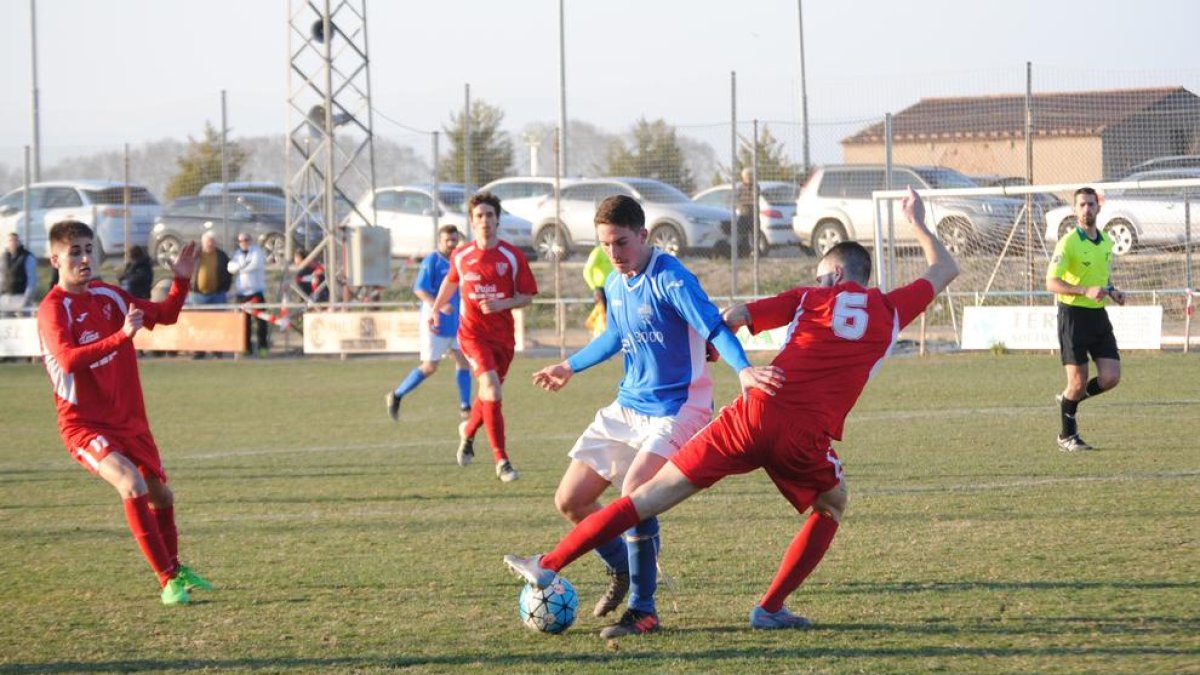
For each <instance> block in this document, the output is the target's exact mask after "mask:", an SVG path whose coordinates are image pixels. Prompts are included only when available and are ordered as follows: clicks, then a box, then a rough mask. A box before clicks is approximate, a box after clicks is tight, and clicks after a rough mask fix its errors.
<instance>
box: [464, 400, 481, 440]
mask: <svg viewBox="0 0 1200 675" xmlns="http://www.w3.org/2000/svg"><path fill="white" fill-rule="evenodd" d="M482 425H483V401H482V400H480V399H478V398H477V399H475V402H474V403H472V404H471V416H470V417H468V418H467V426H466V430H465V431H466V434H467V438H475V432H477V431H479V427H480V426H482Z"/></svg>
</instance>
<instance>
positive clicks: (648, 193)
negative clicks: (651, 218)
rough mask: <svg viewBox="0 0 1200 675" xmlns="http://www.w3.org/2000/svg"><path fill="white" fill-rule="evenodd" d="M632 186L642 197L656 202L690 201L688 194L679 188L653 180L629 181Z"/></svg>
mask: <svg viewBox="0 0 1200 675" xmlns="http://www.w3.org/2000/svg"><path fill="white" fill-rule="evenodd" d="M629 185H630V187H632V188H633V189H635V190H637V191H638V194H640V195H641V196H642V199H644V200H645V201H648V202H654V203H656V204H672V203H675V202H690V201H692V200H691V199H689V198H688V196H687V195H685V194H683V193H682V192H680V191H679V190H678V189H677V188H675V187H673V186H671V185H667V184H666V183H659V182H658V181H651V180H637V181H629Z"/></svg>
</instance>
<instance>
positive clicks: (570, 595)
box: [518, 577, 579, 634]
mask: <svg viewBox="0 0 1200 675" xmlns="http://www.w3.org/2000/svg"><path fill="white" fill-rule="evenodd" d="M518 607H519V609H520V612H521V621H522V622H523V623H524V624H525V625H526V626H529V627H530V628H532V629H534V630H536V631H541V632H543V633H555V634H557V633H561V632H563V631H565V630H566V629H568V628H570V627H571V624H573V623H575V610H576V609H578V608H579V596H578V595H577V594H576V593H575V587H574V586H572V585H571V582H569V581H567V580H566V579H564V578H562V577H554V581H552V582H550V585H549V586H547V587H545V588H538V587H536V586H534V585H533V584H525V588H522V589H521V599H520V601H519V602H518Z"/></svg>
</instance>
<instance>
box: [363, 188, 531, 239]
mask: <svg viewBox="0 0 1200 675" xmlns="http://www.w3.org/2000/svg"><path fill="white" fill-rule="evenodd" d="M467 197H468V196H467V191H466V188H465V187H464V186H463V185H462V184H461V183H439V184H438V199H437V211H436V213H437V223H438V225H439V226H440V225H445V224H447V223H448V224H451V225H454V226H455V227H457V228H458V229H459V230H461V231H462V233H463V235H464V236H466V237H468V238H470V237H471V226H470V220H469V217H468V214H467ZM501 206H502V207H503V203H501ZM360 213H361V214H362V215H359V214H360ZM434 213H435V211H434V198H433V186H432V185H397V186H394V187H386V188H378V189H376V190H375V194H374V195H367V196H365V197H363V198H362V199H360V200H359V203H358V211H357V212H353V213H351V214H350V215H349V216H348V217H347V218H346V220H345V221H344V223H343V224H344V225H346V226H348V227H356V226H362V225H367V224H370V225H378V226H380V227H386V228H388V230H389V231H390V232H391V239H392V256H393V257H421V256H425V255H428V254H429V253H431V252H432V251H433V250H434V238H435V234H436V228H435V227H434V217H433V216H434ZM372 214H374V222H370V223H368V222H366V221H364V220H363V217H364V216H365V217H366V218H371V216H372ZM529 232H530V230H529V221H528V220H525V219H524V218H520V217H518V216H515V215H513V214H511V213H501V214H500V228H499V234H500V238H501V239H503V240H505V241H507V242H508V243H510V244H512V245H513V246H517V247H520V248H529V247H530V244H531V240H530V234H529Z"/></svg>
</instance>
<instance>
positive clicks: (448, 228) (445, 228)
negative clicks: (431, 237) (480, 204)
mask: <svg viewBox="0 0 1200 675" xmlns="http://www.w3.org/2000/svg"><path fill="white" fill-rule="evenodd" d="M471 208H474V207H471ZM451 232H453V233H454V234H457V235H458V236H460V237H461V236H462V232H459V231H458V227H457V226H455V225H451V224H449V223H447V224H445V225H442V226H441V227H439V228H438V236H439V237H440V236H442V235H443V234H450V233H451Z"/></svg>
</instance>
